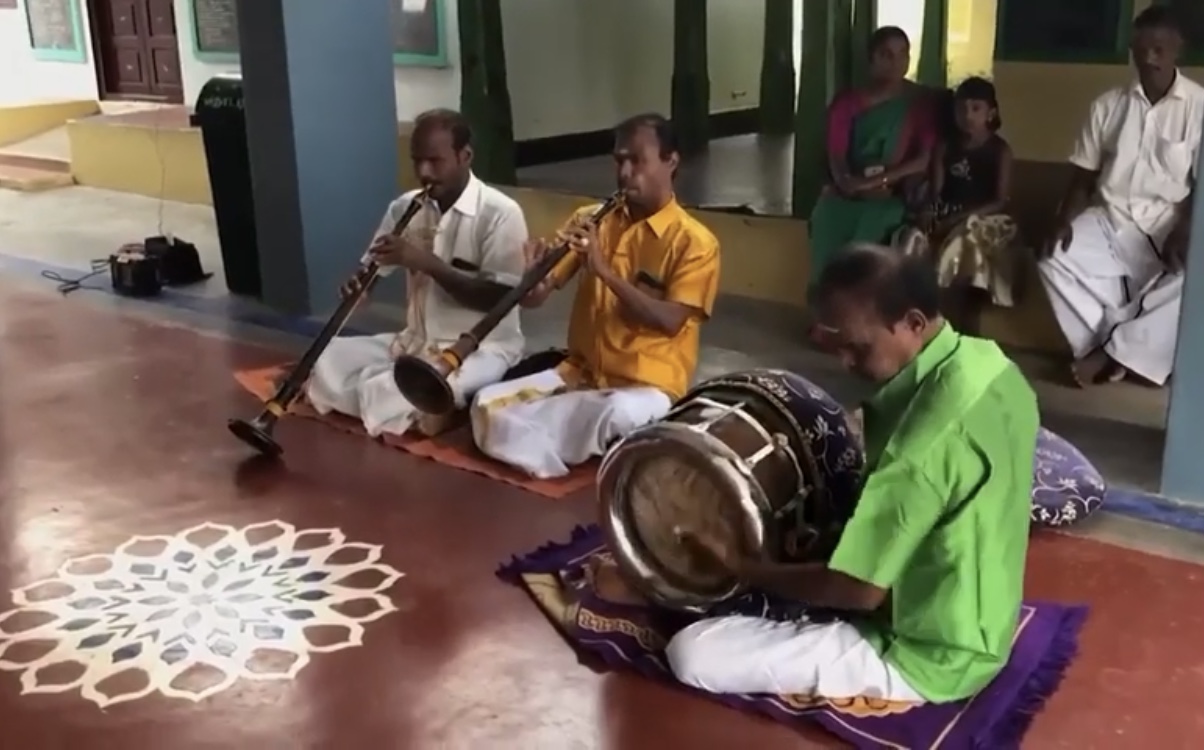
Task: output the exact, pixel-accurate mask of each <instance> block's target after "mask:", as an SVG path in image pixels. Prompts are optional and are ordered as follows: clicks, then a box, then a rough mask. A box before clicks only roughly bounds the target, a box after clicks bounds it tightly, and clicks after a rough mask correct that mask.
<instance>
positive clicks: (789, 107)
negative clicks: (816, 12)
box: [758, 0, 796, 135]
mask: <svg viewBox="0 0 1204 750" xmlns="http://www.w3.org/2000/svg"><path fill="white" fill-rule="evenodd" d="M795 94H796V90H795V74H794V0H765V37H764V42H763V45H762V51H761V95H760V99H759V100H758V101H759V107H760V115H761V123H760V129H761V132H762V133H763V134H765V135H790V134H791V133H793V132H794V97H795Z"/></svg>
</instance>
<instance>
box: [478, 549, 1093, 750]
mask: <svg viewBox="0 0 1204 750" xmlns="http://www.w3.org/2000/svg"><path fill="white" fill-rule="evenodd" d="M598 534H599V531H598V528H597V527H596V526H592V525H590V526H584V525H578V526H575V527H574V528H573V529H572V531H571V532H570V534H569V539H568V541H566V542H556V541H547V542H545V543H544V544H542V545H540V546H539V547H537V548H535V549H533V550H531V551H530V552H527V553H525V554H521V555H512V556H511V559H510V560H509V561H508V562H506V563H503V564H502V565H500V566H499V567H498V568H497V570H496V572H495V574H496V575H497V577H498V578H499V579H500V580H502V581H504V582H506V583H509V584H511V585H514V586H517V587H518V588H520V589H522V590H523V591H524V592H525V593H526V595H527V597H528V598H529V599H530V600H531V601H532V603H533V604H535V606H536V609H538V610H539V611H540V612H541V613H542V614H543V616H544V618H545V619H546V620H548V622H549V623H550V624H551V625H552V626H553V627H554V628H555V630H556V631H557V632H558V633H559V634H560V635H561V636H562V637H563V638H564V640H565V641H566V642H567V643H568V644H569V646H570V647H571V648H572V649H573V650H574V652H576V653H577V654H578V656H579V657H588V658H589V659H591V660H596V661H601V662H603V663H604V664H605V665H606V667H607V669H608V670H620V669H621V670H623V671H630V670H631V669H633V668H634V670H635V671H636V672H637V673H638V674H640V675H641V676H643V677H647V678H649V679H653V680H655V681H657V682H660V683H662V684H665V683H666V679H665V675H664V673H663V672H661V671H660V670H659V669H658V668H657V665H655V664H652V663H649V662H648V660H640V661H637V662H628V661H623V660H620V659H618V658H617V657H608V656H607V652H602V653H596V652H592V651H589V650H587V649H585V648H583V647H582V645H581V644H580V643H579V642H577V640H576V639H575V638H574V637H573V636H572V634H570V633H567V632H566V631H565V630H564V628H563V625H562V623H560V622H557V621H556V620H555V619H554V618H553V617H552V616H551V614H550V613H549V612H548V611H547V610H546V609H545V608H544V607H543V606H541V605H540V602H539V600H538V599H537V597H536V595H535V593H534V592H533V591H532V590H531V589H530V588H529V587H528V586H527V585H526V583H525V581H524V580H523V576H524V575H530V574H545V575H546V574H552V573H559V572H560V571H561V570H563V569H564V568H565V567H567V566H568V565H570V564H572V563H573V562H574V561H577V560H580V559H581V558H582V557H584V556H586V555H589V554H592V553H593V552H594V551H595V550H597V549H598V544H599V541H598V539H597V537H598ZM1025 607H1026V608H1028V609H1030V610H1031V612H1032V613H1033V614H1034V615H1035V613H1036V612H1038V611H1047V610H1050V609H1052V610H1056V612H1057V618H1058V621H1057V623H1056V627H1054V632H1053V635H1052V636H1051V637H1050V641H1049V643H1048V645H1047V646H1046V648H1045V650H1044V656H1043V658H1042V659H1041V661H1040V663H1039V664H1038V665H1037V666H1036V667H1035V668H1034V669H1033V671H1032V673H1031V674H1029V675H1028V677H1027V678H1025V679H1024V681H1023V683H1022V684H1021V685H1020V687H1019V688H1018V689H1017V693H1016V696H1015V698H1014V699H1013V700H1012V701H1011V704H1010V705H1009V706H1008V708H1007V709H1006V712H1007V713H1006V715H1004V716H998V717H997V719H996V721H994V722H992V726H991V728H990V730H989V731H987V732H985V733H982V734H980V735H977V736H974V737H973V738H972V744H970V745H969V746H968V747H969V748H970V750H1005V749H1006V748H1019V747H1020V744H1021V741H1022V740H1023V738H1024V735H1025V734H1026V733H1027V732H1028V730H1029V728H1030V727H1031V725H1032V722H1033V720H1034V719H1035V718H1036V716H1037V714H1038V713H1040V712H1041V710H1042V709H1043V708H1044V707H1045V705H1046V703H1047V702H1048V700H1049V699H1050V698H1051V697H1052V696H1053V695H1054V694H1055V693H1056V692H1057V690H1058V688H1059V686H1060V685H1061V683H1062V680H1063V679H1065V676H1066V673H1067V671H1068V669H1069V668H1070V666H1071V664H1072V663H1073V661H1074V659H1075V657H1076V656H1077V655H1078V652H1079V646H1078V641H1079V635H1080V633H1081V631H1082V628H1083V627H1084V626H1085V624H1086V622H1087V619H1088V616H1089V614H1090V610H1089V608H1088V607H1087V606H1084V605H1066V604H1061V603H1058V602H1046V601H1040V600H1026V601H1025ZM675 687H677V688H678V689H680V690H687V691H690V692H695V693H697V694H699V695H702V696H703V697H706V698H709V699H711V700H718V701H719V702H721V703H723V704H724V705H727V706H731V707H733V708H736V709H739V710H743V711H746V712H749V713H755V714H757V715H760V716H766V717H768V718H771V719H773V720H775V721H777V722H778V723H784V722H783V721H782V718H781V717H780V716H778V715H775V714H773V713H771V712H769V711H768V710H767V709H766V707H765V705H764V704H762V703H760V702H759V701H757V700H756V699H757V698H762V697H765V696H716V695H711V694H708V693H705V692H702V691H695V690H692V689H690V688H688V687H686V686H683V685H680V684H678V685H675ZM986 689H989V687H988V688H986ZM980 695H981V693H980ZM974 701H975V698H971V699H970V700H969V701H968V702H967V706H969V705H970V704H971V703H973V702H974ZM806 714H807V715H808V718H811V719H812V720H813V721H815V722H816V723H817V724H819V725H820V726H822V727H824V728H825V729H826V730H828V731H829V732H832V733H833V734H835V735H836V736H838V737H841V738H842V739H844V740H846V741H849V742H852V743H853V744H854V745H855V746H857V747H864V748H867V749H879V748H884V747H888V746H885V745H882V744H881V743H879V742H873V743H870V744H867V743H865V742H860V743H859V742H856V741H855V740H854V739H852V738H851V737H850V733H851V730H850V727H849V725H848V723H847V718H846V717H842V716H840V715H839V714H837V713H836V712H834V711H832V710H831V709H829V708H825V707H816V708H814V709H810V710H808V711H806ZM941 742H943V739H942V740H938V742H937V743H936V744H935V745H934V746H933V747H932V748H930V749H929V750H937V749H938V748H940V747H941ZM945 750H954V749H953V748H951V747H950V748H946V749H945Z"/></svg>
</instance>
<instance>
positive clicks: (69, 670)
mask: <svg viewBox="0 0 1204 750" xmlns="http://www.w3.org/2000/svg"><path fill="white" fill-rule="evenodd" d="M380 554H381V548H380V546H378V545H372V544H362V543H358V542H348V541H346V538H345V537H344V535H343V532H341V531H339V530H338V529H307V530H302V531H298V530H297V529H295V528H293V527H292V526H291V525H289V524H287V523H283V522H281V521H270V522H267V523H262V524H255V525H252V526H247V527H245V528H242V529H235V528H233V527H230V526H222V525H217V524H208V523H207V524H201V525H200V526H195V527H193V528H191V529H187V530H185V531H182V532H180V533H179V534H176V535H175V536H137V537H134V538H132V539H130V540H129V541H127V542H126V543H124V544H122V545H121V546H120V547H118V548H117V550H116V551H115V552H113V553H112V554H105V555H91V556H87V557H80V558H76V559H73V560H68V561H67V562H66V563H64V564H63V565H62V566H61V567H60V568H59V570H58V573H57V574H56V575H54V576H53V577H51V578H48V579H45V580H42V581H38V582H36V583H32V584H30V585H28V586H23V587H21V588H19V589H15V590H14V591H13V601H14V603H15V605H16V607H15V608H14V609H12V610H10V611H8V612H4V613H3V614H0V670H2V671H10V672H20V673H21V688H22V693H63V692H67V691H72V690H75V689H78V690H79V691H80V693H81V695H82V696H83V697H84V698H86V699H88V700H90V701H92V702H94V703H96V704H97V705H99V706H101V707H104V706H107V705H111V704H114V703H121V702H123V701H129V700H134V699H137V698H141V697H144V696H147V695H150V694H151V693H155V692H159V693H162V694H163V695H166V696H169V697H173V698H186V699H189V700H193V701H199V700H202V699H204V698H206V697H208V696H210V695H213V694H214V693H217V692H219V691H221V690H224V689H225V688H228V687H230V686H231V685H233V684H234V683H235V682H236V681H237V680H238V679H240V678H243V679H253V680H277V679H291V678H293V677H294V676H296V674H297V673H298V672H299V671H300V670H301V668H302V667H304V666H305V665H306V664H307V663H309V658H310V654H311V653H313V652H326V651H337V650H340V649H344V648H350V647H352V646H358V645H360V644H361V643H362V638H363V632H364V628H363V626H364V623H367V622H371V621H372V620H376V619H377V618H379V617H382V616H384V615H386V614H388V613H389V612H392V611H395V609H396V608H395V607H394V606H393V603H392V601H391V600H390V599H389V597H388V596H387V595H386V594H385V593H383V592H385V591H386V590H387V589H388V588H389V587H391V586H392V585H393V583H394V582H396V581H397V579H399V578H400V577H401V576H402V574H401V573H399V572H398V571H397V570H395V569H393V568H392V567H390V566H388V565H385V564H383V563H381V562H379V559H380Z"/></svg>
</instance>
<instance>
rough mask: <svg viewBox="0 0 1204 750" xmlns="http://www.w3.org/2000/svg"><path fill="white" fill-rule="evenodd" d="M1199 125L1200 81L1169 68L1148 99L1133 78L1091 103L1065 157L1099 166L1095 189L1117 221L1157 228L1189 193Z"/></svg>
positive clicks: (1202, 119)
mask: <svg viewBox="0 0 1204 750" xmlns="http://www.w3.org/2000/svg"><path fill="white" fill-rule="evenodd" d="M1202 129H1204V87H1201V86H1200V85H1199V84H1197V83H1196V82H1195V81H1192V80H1191V79H1189V78H1187V77H1186V76H1184V75H1183V74H1182V73H1176V75H1175V83H1174V85H1172V86H1171V90H1170V91H1169V92H1167V95H1166V96H1164V97H1163V98H1162V99H1160V100H1159V101H1158V102H1157V103H1156V104H1151V103H1150V100H1149V99H1148V98H1147V97H1146V95H1145V91H1143V90H1142V88H1141V84H1140V83H1137V82H1134V83H1133V84H1131V85H1129V86H1122V87H1119V88H1115V89H1112V90H1111V91H1109V92H1107V93H1105V94H1104V95H1102V96H1100V97H1099V98H1098V99H1096V100H1095V101H1094V102H1092V103H1091V114H1090V115H1089V116H1088V117H1087V123H1086V124H1085V125H1084V126H1083V131H1082V133H1081V134H1080V135H1079V139H1078V142H1077V143H1076V144H1075V147H1074V153H1073V154H1072V155H1071V157H1070V163H1071V164H1074V165H1075V166H1077V167H1081V168H1083V169H1086V170H1089V171H1092V172H1095V171H1098V172H1099V173H1100V177H1099V193H1100V197H1101V198H1102V199H1103V201H1104V204H1105V206H1106V207H1107V208H1108V214H1109V217H1110V218H1111V219H1112V221H1113V222H1114V223H1115V224H1116V226H1117V228H1120V227H1122V226H1123V225H1124V223H1126V222H1128V223H1131V224H1136V225H1137V226H1138V227H1139V228H1140V229H1141V230H1142V231H1143V232H1145V233H1146V234H1148V235H1151V236H1158V235H1161V234H1164V233H1165V232H1166V231H1168V230H1169V222H1170V221H1171V220H1172V218H1173V211H1174V208H1175V204H1177V203H1179V202H1181V201H1183V200H1184V199H1185V198H1187V196H1188V195H1190V194H1191V188H1192V183H1193V181H1194V179H1195V173H1196V160H1197V159H1198V158H1199V152H1200V133H1201V130H1202Z"/></svg>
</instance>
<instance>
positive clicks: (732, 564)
mask: <svg viewBox="0 0 1204 750" xmlns="http://www.w3.org/2000/svg"><path fill="white" fill-rule="evenodd" d="M676 532H677V538H678V539H680V540H681V543H682V545H683V546H685V548H686V549H688V550H690V552H691V553H692V554H695V555H697V556H698V557H699V558H701V559H702V560H705V561H706V562H707V563H709V564H711V565H714V566H715V568H716V569H717V570H721V571H723V572H725V573H729V574H731V575H733V576H735V577H737V578H739V577H740V573H741V571H742V570H743V569H744V566H745V563H746V562H747V560H745V559H744V557H743V556H742V555H741V554H740V552H739V550H736V549H733V548H732V547H730V546H729V545H726V544H723V543H722V542H720V541H719V540H718V539H715V538H714V537H712V536H710V535H709V534H706V533H700V532H697V531H690V530H683V529H677V530H676Z"/></svg>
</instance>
